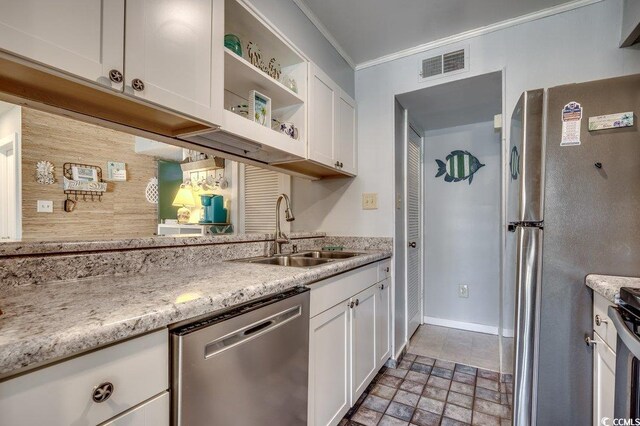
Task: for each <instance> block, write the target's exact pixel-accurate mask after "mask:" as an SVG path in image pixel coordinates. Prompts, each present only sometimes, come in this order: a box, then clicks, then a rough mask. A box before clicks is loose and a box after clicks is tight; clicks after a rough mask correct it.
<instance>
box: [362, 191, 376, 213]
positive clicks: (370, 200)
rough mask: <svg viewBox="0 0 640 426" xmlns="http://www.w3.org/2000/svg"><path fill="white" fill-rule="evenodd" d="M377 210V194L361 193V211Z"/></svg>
mask: <svg viewBox="0 0 640 426" xmlns="http://www.w3.org/2000/svg"><path fill="white" fill-rule="evenodd" d="M377 209H378V193H377V192H363V193H362V210H377Z"/></svg>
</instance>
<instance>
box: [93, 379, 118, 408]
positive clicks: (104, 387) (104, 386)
mask: <svg viewBox="0 0 640 426" xmlns="http://www.w3.org/2000/svg"><path fill="white" fill-rule="evenodd" d="M113 390H114V388H113V383H111V382H104V383H101V384H99V385H98V386H96V387H95V388H94V389H93V393H92V395H91V399H93V402H97V403H98V404H99V403H101V402H105V401H106V400H107V399H109V398H111V395H113Z"/></svg>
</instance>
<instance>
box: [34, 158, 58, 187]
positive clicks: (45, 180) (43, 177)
mask: <svg viewBox="0 0 640 426" xmlns="http://www.w3.org/2000/svg"><path fill="white" fill-rule="evenodd" d="M53 171H54V167H53V164H51V163H50V162H48V161H38V162H37V163H36V182H38V183H39V184H40V185H53V184H54V183H56V179H55V178H54V177H53Z"/></svg>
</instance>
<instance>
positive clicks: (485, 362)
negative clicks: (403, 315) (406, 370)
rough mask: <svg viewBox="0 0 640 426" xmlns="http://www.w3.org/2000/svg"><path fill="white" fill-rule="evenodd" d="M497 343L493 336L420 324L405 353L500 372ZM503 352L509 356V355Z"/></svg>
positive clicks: (496, 338)
mask: <svg viewBox="0 0 640 426" xmlns="http://www.w3.org/2000/svg"><path fill="white" fill-rule="evenodd" d="M498 340H499V339H498V336H496V335H493V334H485V333H478V332H473V331H466V330H458V329H455V328H447V327H440V326H435V325H429V324H423V325H421V326H420V327H419V328H418V330H417V331H416V332H415V334H414V335H413V337H411V341H410V342H409V347H408V348H407V351H408V352H409V353H413V354H417V355H422V356H427V357H430V358H435V359H441V360H446V361H452V362H456V363H460V364H465V365H470V366H473V367H479V368H484V369H487V370H491V371H500V346H499V344H498ZM505 340H508V341H512V340H513V339H505ZM506 352H507V353H511V351H506Z"/></svg>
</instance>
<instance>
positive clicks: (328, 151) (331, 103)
mask: <svg viewBox="0 0 640 426" xmlns="http://www.w3.org/2000/svg"><path fill="white" fill-rule="evenodd" d="M310 80H311V85H310V92H309V148H308V149H309V158H310V159H311V160H314V161H317V162H319V163H322V164H324V165H326V166H330V167H337V164H336V152H335V150H334V147H335V139H336V120H335V119H336V104H337V100H338V92H339V90H340V89H339V88H338V86H336V85H335V83H334V82H333V81H331V79H330V78H329V77H327V75H326V74H325V73H324V72H322V71H321V70H320V69H319V68H318V67H317V66H316V65H315V64H312V66H311V75H310Z"/></svg>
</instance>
